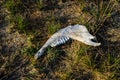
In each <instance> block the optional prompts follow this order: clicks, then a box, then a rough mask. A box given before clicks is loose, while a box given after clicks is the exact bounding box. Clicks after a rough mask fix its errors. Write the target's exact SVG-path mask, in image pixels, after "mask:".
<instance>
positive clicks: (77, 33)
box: [35, 24, 101, 59]
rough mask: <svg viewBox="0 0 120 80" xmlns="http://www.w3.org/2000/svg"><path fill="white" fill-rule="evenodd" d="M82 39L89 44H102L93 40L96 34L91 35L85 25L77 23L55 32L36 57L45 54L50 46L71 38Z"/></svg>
mask: <svg viewBox="0 0 120 80" xmlns="http://www.w3.org/2000/svg"><path fill="white" fill-rule="evenodd" d="M70 38H71V39H74V40H78V41H81V42H83V43H85V44H87V45H91V46H100V45H101V43H97V42H94V41H92V40H93V39H96V38H95V36H93V35H91V34H90V33H89V32H88V30H87V28H86V27H85V26H84V25H79V24H76V25H74V26H68V27H66V28H63V29H61V30H59V31H57V32H56V33H54V34H53V35H52V36H51V37H50V38H49V39H48V40H47V42H46V43H45V44H44V45H43V46H42V48H41V49H40V50H39V51H38V52H37V53H36V54H35V59H37V58H38V57H40V56H41V55H43V53H44V51H45V50H46V48H47V47H48V46H51V47H55V46H57V45H60V44H64V43H65V42H66V41H68V40H69V39H70Z"/></svg>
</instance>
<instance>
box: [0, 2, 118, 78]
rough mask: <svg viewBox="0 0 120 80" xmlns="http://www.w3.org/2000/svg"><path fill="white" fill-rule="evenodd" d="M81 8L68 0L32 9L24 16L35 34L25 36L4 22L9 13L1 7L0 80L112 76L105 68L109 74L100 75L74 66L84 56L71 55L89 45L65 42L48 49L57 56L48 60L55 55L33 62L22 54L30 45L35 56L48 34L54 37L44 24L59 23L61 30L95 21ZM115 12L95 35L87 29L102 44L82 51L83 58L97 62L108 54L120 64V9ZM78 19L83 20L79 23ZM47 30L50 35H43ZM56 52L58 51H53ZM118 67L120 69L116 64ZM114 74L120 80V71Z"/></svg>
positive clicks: (81, 65) (29, 57)
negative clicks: (33, 49) (94, 55)
mask: <svg viewBox="0 0 120 80" xmlns="http://www.w3.org/2000/svg"><path fill="white" fill-rule="evenodd" d="M1 3H2V2H1ZM48 5H49V4H48ZM80 7H82V5H81V4H80V3H78V2H76V1H74V0H73V1H69V0H68V1H66V2H65V3H64V2H59V3H58V4H57V5H55V6H51V7H48V6H45V7H43V8H42V9H41V10H38V9H34V8H33V9H31V10H30V12H28V13H27V14H28V15H29V20H30V22H31V23H32V24H31V26H32V28H31V29H32V30H28V32H30V34H33V33H35V34H34V35H26V34H24V33H20V32H19V31H17V30H13V31H11V27H12V26H13V25H11V24H10V23H8V22H7V20H6V19H7V18H6V17H7V16H8V13H7V12H6V10H5V9H4V8H1V10H0V79H1V80H17V79H23V80H29V79H30V80H37V79H38V80H39V79H63V80H66V79H67V78H68V79H81V80H107V79H108V76H109V75H111V74H112V72H111V70H110V72H111V73H110V72H109V70H106V69H107V68H106V69H105V70H106V71H108V72H104V71H103V74H102V71H101V72H97V71H96V70H94V71H93V70H92V69H91V68H89V67H86V65H84V64H78V63H77V61H78V62H81V61H82V59H81V60H79V59H78V58H79V57H80V58H83V59H84V58H85V57H81V56H78V55H75V54H74V53H77V52H78V51H79V50H81V49H80V48H82V46H83V47H85V49H86V48H89V47H88V46H86V45H84V44H81V43H79V42H77V41H72V42H68V43H66V45H63V46H62V47H57V48H54V49H52V50H51V49H50V50H48V52H47V53H57V55H55V56H56V57H51V56H54V54H51V55H47V54H46V55H47V57H43V58H41V59H39V60H38V61H36V62H35V61H34V59H33V58H34V56H33V55H32V57H31V56H28V55H26V54H22V51H21V50H22V49H23V48H27V47H31V46H32V47H34V48H36V50H35V51H33V52H32V51H31V50H28V52H27V53H31V52H32V53H35V52H36V51H37V50H38V48H40V47H41V46H42V45H43V44H44V42H45V41H46V40H47V39H48V38H49V37H50V35H52V34H53V32H49V30H48V28H47V27H48V26H47V25H50V24H52V23H54V24H56V23H55V21H56V22H60V28H63V27H66V26H67V25H70V24H76V23H79V24H85V23H86V22H89V20H90V22H89V23H92V22H93V21H94V20H95V19H94V18H92V19H91V17H93V16H92V15H90V14H88V13H84V12H83V11H82V10H81V8H80ZM116 9H117V10H115V13H113V14H112V16H111V17H110V18H108V19H107V20H106V21H105V23H104V24H103V25H102V27H100V29H99V30H98V31H97V33H95V31H94V30H92V29H91V28H89V29H90V31H91V33H95V35H96V36H97V37H98V41H99V42H101V43H102V45H101V46H100V47H98V48H92V49H91V50H92V51H91V50H87V51H85V52H84V53H85V54H86V55H85V56H89V55H88V53H90V54H95V53H97V54H98V55H99V57H100V59H101V60H102V57H103V56H105V55H106V54H107V53H111V54H114V55H113V56H115V57H113V58H114V59H115V58H116V59H118V61H119V59H120V10H119V9H120V8H119V7H117V8H116ZM83 13H84V14H83ZM86 16H87V17H86ZM81 18H82V19H83V20H81ZM53 20H54V21H53ZM57 25H59V24H57ZM34 26H35V27H34ZM58 29H59V28H58ZM47 31H48V32H49V33H46V32H47ZM43 33H45V34H43ZM36 34H37V35H36ZM29 39H30V40H29ZM31 39H32V40H31ZM36 46H37V47H36ZM30 49H31V48H30ZM56 49H57V50H58V51H56ZM83 49H84V48H83ZM51 51H53V52H51ZM55 51H56V52H55ZM83 51H84V50H83ZM89 51H90V52H89ZM96 51H97V52H96ZM58 53H61V54H58ZM46 55H45V56H46ZM71 55H72V56H71ZM83 56H84V55H83ZM50 58H52V59H50ZM68 58H69V59H68ZM75 59H78V60H75ZM114 59H113V60H114ZM72 60H73V61H72ZM103 61H104V60H103ZM98 62H99V60H98ZM99 63H100V62H99ZM95 64H97V63H95ZM111 64H112V63H111ZM34 65H35V66H34ZM97 65H99V64H97ZM113 66H114V65H113ZM79 67H80V68H79ZM53 68H54V69H53ZM117 68H118V69H120V66H119V62H118V66H117ZM62 69H63V70H64V71H63V70H62ZM96 69H98V68H96ZM65 72H66V73H65ZM15 75H16V76H15ZM95 75H97V76H95ZM115 75H117V78H115V79H116V80H119V79H120V75H119V71H118V72H117V74H115ZM70 76H71V77H70ZM102 76H103V77H102Z"/></svg>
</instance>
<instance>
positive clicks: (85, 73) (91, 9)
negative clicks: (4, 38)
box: [0, 0, 120, 80]
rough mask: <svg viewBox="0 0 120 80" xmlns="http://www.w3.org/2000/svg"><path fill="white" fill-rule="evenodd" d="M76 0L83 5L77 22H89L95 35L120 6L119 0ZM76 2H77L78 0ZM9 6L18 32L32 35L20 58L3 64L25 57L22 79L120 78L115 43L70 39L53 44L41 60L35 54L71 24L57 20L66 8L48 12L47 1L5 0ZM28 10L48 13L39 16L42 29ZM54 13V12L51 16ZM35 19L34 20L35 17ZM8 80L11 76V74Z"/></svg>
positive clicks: (107, 79) (96, 79)
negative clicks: (111, 44)
mask: <svg viewBox="0 0 120 80" xmlns="http://www.w3.org/2000/svg"><path fill="white" fill-rule="evenodd" d="M60 2H62V1H60ZM73 2H75V3H76V4H79V6H77V8H76V10H77V9H80V12H81V13H82V15H81V16H80V18H77V20H76V21H74V22H75V23H77V22H78V23H80V24H85V25H86V26H87V28H88V29H89V31H91V33H93V34H94V35H98V34H97V33H98V32H100V30H101V29H102V28H103V29H104V26H105V23H106V21H107V20H108V21H109V19H110V17H111V15H112V14H113V12H114V11H115V9H118V8H116V7H115V6H116V5H118V2H117V1H116V0H110V1H100V2H99V1H98V2H95V1H93V0H90V1H85V0H82V1H81V0H77V1H73ZM66 3H67V1H66ZM71 3H72V2H71ZM89 3H90V4H89ZM62 4H64V3H62ZM72 4H73V5H75V4H74V3H72ZM27 5H28V7H27ZM64 5H65V4H64ZM19 6H21V7H19ZM30 6H31V7H30ZM69 6H70V5H69ZM5 7H6V9H7V10H8V11H9V12H10V14H9V15H11V20H12V21H10V23H11V24H12V23H14V25H13V26H14V27H13V28H12V29H15V31H18V32H19V33H20V34H28V35H26V36H27V40H26V46H24V47H23V48H22V49H21V52H20V54H19V55H20V57H17V56H16V55H15V54H14V55H13V56H12V57H11V58H10V60H11V63H10V64H9V63H8V62H9V60H8V61H6V62H7V64H8V65H6V64H4V63H2V64H0V66H3V65H5V67H8V66H12V64H14V63H13V62H14V60H16V59H17V58H18V59H19V58H20V59H21V60H20V62H22V63H24V62H26V63H27V62H28V64H26V65H23V66H22V67H20V68H19V70H21V69H23V68H24V69H25V70H24V71H23V72H21V71H18V73H20V72H21V73H22V74H24V75H21V76H19V78H21V77H22V78H21V79H23V80H34V79H61V80H67V79H68V80H71V79H73V80H74V79H75V80H76V79H78V80H79V79H81V80H118V79H119V76H120V75H119V72H120V70H119V68H120V66H119V65H120V57H119V54H120V53H119V51H114V50H113V49H111V46H107V47H106V49H104V47H102V46H100V47H90V46H86V45H84V44H82V43H80V42H78V41H73V40H72V41H71V42H72V43H70V42H68V43H66V45H61V46H58V47H55V48H51V47H49V48H48V49H47V51H46V52H45V53H46V54H45V55H43V56H42V57H41V58H40V59H38V60H37V61H35V60H34V59H33V56H34V54H35V53H36V52H37V50H38V49H39V47H40V46H42V44H44V42H45V41H46V40H47V38H48V37H50V36H51V35H52V34H54V33H55V32H56V31H58V30H59V29H60V28H62V27H64V25H69V24H68V23H62V22H60V20H56V17H57V19H59V18H58V16H56V14H58V15H59V10H62V9H64V8H62V9H57V8H55V9H53V10H49V9H48V10H46V11H42V10H41V8H43V7H44V3H43V0H36V1H33V2H32V4H31V1H26V2H23V1H22V0H18V1H17V2H15V1H14V0H9V1H6V2H5ZM67 7H68V6H67ZM28 9H35V11H36V12H37V10H38V9H39V11H40V14H42V15H43V14H45V15H44V16H41V15H40V17H39V18H40V19H41V20H43V21H41V22H43V23H42V24H43V25H38V26H40V27H39V28H38V27H36V26H32V24H33V23H34V22H33V23H31V22H30V20H29V19H30V18H29V17H30V16H31V15H32V11H30V10H29V11H28V13H27V15H29V17H25V14H26V12H27V10H28ZM63 11H64V10H63ZM29 12H30V13H29ZM51 13H52V15H50V14H51ZM61 13H62V11H61ZM65 14H67V13H64V15H65ZM61 15H62V17H64V15H63V14H61ZM13 16H14V17H13ZM59 17H60V16H59ZM31 19H34V17H33V18H31ZM35 20H36V19H35ZM35 22H36V21H35ZM71 22H72V20H71ZM36 25H37V24H36ZM30 27H34V28H33V29H36V31H34V30H32V29H30ZM108 27H109V26H108ZM16 28H17V29H16ZM44 33H45V34H44ZM101 33H102V32H100V34H101ZM36 36H39V37H36ZM103 36H104V35H103ZM43 37H44V38H43ZM37 38H38V39H39V41H38V40H37ZM98 39H99V40H102V39H101V38H100V37H98ZM38 43H39V44H38ZM39 45H40V46H39ZM102 45H103V46H106V45H104V43H103V44H102ZM116 49H118V48H116ZM24 58H25V59H24ZM22 59H23V60H22ZM2 60H4V59H2V57H1V61H2ZM15 62H16V63H18V64H20V63H19V62H17V60H16V61H15ZM18 66H20V65H18ZM14 68H15V70H16V68H17V67H16V66H15V64H14ZM12 69H13V68H12V67H9V70H8V69H7V68H5V70H4V71H7V70H8V71H10V70H12ZM12 73H14V72H11V73H9V74H12ZM13 75H15V74H13ZM3 76H4V75H3ZM4 77H6V76H4ZM4 77H3V79H4ZM5 79H7V77H6V78H5ZM8 79H10V78H8Z"/></svg>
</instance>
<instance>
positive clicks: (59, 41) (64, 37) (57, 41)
mask: <svg viewBox="0 0 120 80" xmlns="http://www.w3.org/2000/svg"><path fill="white" fill-rule="evenodd" d="M68 40H69V37H66V36H63V37H61V38H60V39H57V40H56V41H54V42H53V43H52V44H51V45H50V46H51V47H55V46H57V45H60V44H63V43H65V42H66V41H68Z"/></svg>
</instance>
